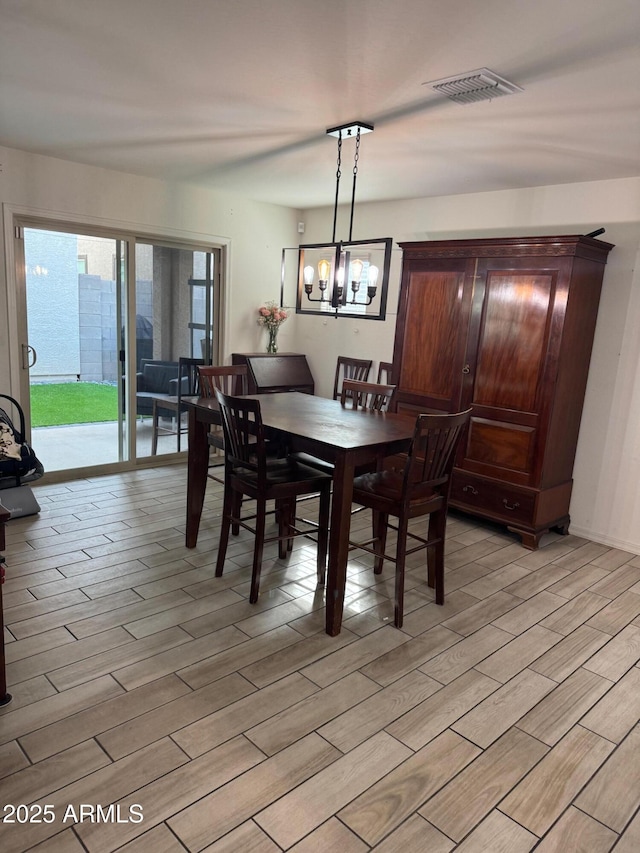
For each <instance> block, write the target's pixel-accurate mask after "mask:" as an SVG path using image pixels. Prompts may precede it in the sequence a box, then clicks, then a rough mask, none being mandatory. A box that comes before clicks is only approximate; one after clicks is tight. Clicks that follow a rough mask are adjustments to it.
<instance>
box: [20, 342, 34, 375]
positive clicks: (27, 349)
mask: <svg viewBox="0 0 640 853" xmlns="http://www.w3.org/2000/svg"><path fill="white" fill-rule="evenodd" d="M32 358H33V361H32V360H31V359H32ZM37 360H38V353H37V352H36V351H35V349H34V348H33V347H32V346H29V344H22V367H23V368H24V370H30V369H31V368H32V367H33V366H34V364H35V363H36V361H37Z"/></svg>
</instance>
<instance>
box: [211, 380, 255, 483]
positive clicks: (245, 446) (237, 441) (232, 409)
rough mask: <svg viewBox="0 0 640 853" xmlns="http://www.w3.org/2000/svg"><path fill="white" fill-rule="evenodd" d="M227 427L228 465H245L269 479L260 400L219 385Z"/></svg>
mask: <svg viewBox="0 0 640 853" xmlns="http://www.w3.org/2000/svg"><path fill="white" fill-rule="evenodd" d="M215 396H216V399H217V401H218V405H219V406H220V416H221V419H222V428H223V431H224V445H225V467H227V468H231V469H234V470H236V469H238V468H242V469H246V470H249V471H254V472H256V473H257V475H258V485H260V483H261V482H264V483H266V458H267V456H266V449H265V435H264V427H263V425H262V415H261V412H260V401H259V400H252V399H249V398H244V397H233V396H231V395H228V394H223V393H222V392H221V391H219V390H218V389H217V388H216V389H215Z"/></svg>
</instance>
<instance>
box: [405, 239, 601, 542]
mask: <svg viewBox="0 0 640 853" xmlns="http://www.w3.org/2000/svg"><path fill="white" fill-rule="evenodd" d="M400 246H401V248H402V250H403V263H402V281H401V288H400V300H399V309H398V319H397V326H396V336H395V344H394V355H393V381H394V382H395V383H396V385H397V391H396V400H397V407H398V411H408V412H419V411H423V412H431V411H447V412H455V411H459V410H461V409H466V408H468V407H469V406H471V407H472V415H471V421H470V425H469V430H468V433H467V435H466V439H465V440H463V442H462V443H461V447H460V449H459V454H458V458H457V461H456V467H455V470H454V475H453V480H452V484H451V497H450V506H452V507H455V508H457V509H460V510H464V511H465V512H469V513H472V514H474V515H478V516H482V517H484V518H486V519H490V520H492V521H495V522H498V523H501V524H505V525H506V526H507V527H508V529H509V530H511V531H514V532H515V533H517V534H518V535H519V536H520V537H521V540H522V544H523V545H524V546H525V547H527V548H531V549H534V548H536V547H537V546H538V543H539V540H540V537H541V536H542V534H543V533H545V532H546V531H548V530H550V529H555V530H559V531H560V532H563V533H566V532H567V531H568V527H569V501H570V498H571V488H572V482H573V481H572V469H573V462H574V457H575V451H576V444H577V441H578V431H579V429H580V418H581V415H582V406H583V400H584V393H585V387H586V383H587V374H588V371H589V359H590V356H591V347H592V343H593V335H594V330H595V325H596V315H597V312H598V302H599V299H600V289H601V285H602V278H603V273H604V266H605V264H606V261H607V255H608V253H609V251H610V250H611V249H612V248H613V246H612V245H611V244H610V243H604V242H602V241H600V240H595V239H593V238H590V237H581V236H561V237H525V238H519V237H515V238H506V239H495V238H491V239H477V240H439V241H430V242H420V243H401V244H400Z"/></svg>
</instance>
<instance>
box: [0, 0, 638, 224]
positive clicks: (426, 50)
mask: <svg viewBox="0 0 640 853" xmlns="http://www.w3.org/2000/svg"><path fill="white" fill-rule="evenodd" d="M481 67H488V68H490V69H491V70H492V71H494V72H496V73H497V74H499V75H501V76H502V77H506V78H507V79H508V80H510V81H511V82H513V83H515V84H517V85H518V86H521V87H522V88H523V90H524V91H523V92H521V93H518V94H516V95H510V96H508V97H502V98H497V99H495V100H493V101H491V102H484V103H478V104H472V105H469V106H461V105H458V104H455V103H452V102H451V101H449V100H447V99H446V98H443V97H442V96H439V95H437V94H436V93H435V92H434V91H433V90H432V89H431V88H430V87H428V86H425V85H423V84H424V83H425V82H427V81H433V80H437V79H439V78H442V77H448V76H451V75H453V74H458V73H462V72H467V71H472V70H475V69H477V68H481ZM639 83H640V1H639V0H535V2H533V0H101V2H100V0H0V145H4V146H7V147H11V148H20V149H23V150H27V151H33V152H39V153H42V154H47V155H50V156H53V157H60V158H63V159H68V160H74V161H77V162H81V163H88V164H94V165H97V166H104V167H106V168H109V169H117V170H120V171H124V172H130V173H134V174H141V175H151V176H156V177H160V178H163V179H176V180H187V181H194V182H197V183H200V184H202V185H206V186H212V187H218V188H221V189H227V190H231V191H233V192H237V193H240V194H242V195H246V196H248V197H250V198H255V199H259V200H263V201H271V202H275V203H278V204H284V205H291V206H294V207H299V208H305V207H312V206H318V205H325V204H326V205H332V204H333V193H334V181H335V169H336V162H335V161H336V153H337V146H336V140H335V139H333V138H331V137H327V136H326V134H325V130H326V128H328V127H331V126H334V125H339V124H343V123H346V122H349V121H351V120H354V119H360V120H361V121H365V122H370V123H372V124H374V125H375V132H374V133H373V134H370V135H367V136H365V137H363V139H362V147H361V157H360V171H359V175H358V193H357V198H358V201H365V200H380V199H399V198H412V197H421V196H433V195H449V194H457V193H466V192H481V191H485V190H498V189H510V188H517V187H529V186H542V185H546V184H558V183H566V182H575V181H593V180H603V179H609V178H621V177H629V176H636V175H640V85H639ZM352 145H353V143H351V142H345V145H344V149H343V151H344V162H343V182H342V185H341V186H342V188H343V189H344V191H345V193H346V195H347V198H348V195H349V192H350V183H351V171H352V159H351V158H352V156H353V147H352Z"/></svg>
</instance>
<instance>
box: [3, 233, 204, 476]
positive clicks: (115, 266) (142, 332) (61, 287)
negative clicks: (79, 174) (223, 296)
mask: <svg viewBox="0 0 640 853" xmlns="http://www.w3.org/2000/svg"><path fill="white" fill-rule="evenodd" d="M14 251H15V256H16V282H17V285H18V286H17V291H16V292H17V296H18V300H17V301H18V303H19V304H18V328H19V344H18V345H19V347H20V351H19V353H18V355H19V358H20V372H21V376H22V378H21V392H20V397H21V400H22V402H23V408H24V409H25V415H26V418H27V424H28V425H30V427H31V440H32V444H33V446H34V449H35V451H36V454H37V455H38V457H39V458H40V459H41V461H42V462H43V465H44V467H45V471H47V472H54V471H64V470H68V469H72V468H73V469H86V468H93V467H95V466H104V465H114V464H117V463H127V462H128V463H133V462H135V460H136V459H149V458H150V457H151V456H166V455H168V454H175V453H176V452H177V441H176V432H177V430H178V429H180V428H181V427H182V428H183V429H186V419H185V416H184V415H182V416H178V417H176V416H175V414H174V415H173V416H171V415H170V413H168V412H162V415H163V417H162V418H161V419H160V420H159V427H160V429H159V430H158V431H157V440H156V441H155V442H154V441H153V423H152V418H151V408H152V405H153V404H152V401H151V399H150V397H149V396H148V395H146V396H145V395H144V394H138V390H139V389H140V390H142V389H143V388H144V387H145V385H144V383H145V382H146V381H147V380H149V383H150V384H149V386H148V390H150V391H151V392H153V393H154V394H155V393H157V394H158V395H159V396H162V395H166V394H175V393H177V382H176V381H174V382H171V381H170V380H171V379H177V370H178V364H179V359H180V358H182V357H187V358H199V359H202V360H203V361H205V362H208V363H211V361H214V362H215V361H217V358H218V352H219V340H218V327H219V304H220V296H219V292H220V275H219V270H220V250H219V249H215V248H200V247H197V246H188V245H179V244H175V243H170V242H167V243H163V242H159V241H153V242H152V241H148V240H145V239H140V238H136V236H135V235H126V234H122V235H113V236H111V235H109V234H105V233H103V232H96V233H91V232H90V230H86V231H85V230H64V229H62V228H59V229H58V228H55V227H45V226H44V225H41V224H40V223H31V222H25V223H24V224H22V225H21V226H19V227H18V228H17V229H16V240H15V247H14ZM130 281H131V282H133V283H134V285H133V287H132V288H130V287H129V282H130ZM129 353H130V354H131V355H130V356H129ZM154 365H160V366H161V367H160V369H156V370H154V369H153V367H154ZM163 368H164V369H163ZM129 377H130V381H129ZM152 380H153V381H152ZM130 388H131V389H135V390H133V391H130V390H129V389H130ZM129 408H131V412H129V411H128V410H129ZM154 443H155V444H156V445H157V447H156V450H155V453H154V452H153V446H154ZM186 448H187V437H186V434H184V435H182V436H181V444H180V449H181V451H184V450H185V449H186Z"/></svg>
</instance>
